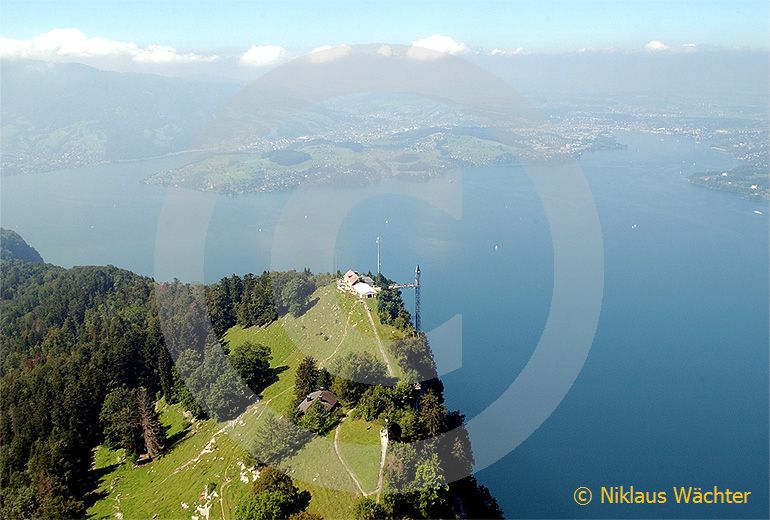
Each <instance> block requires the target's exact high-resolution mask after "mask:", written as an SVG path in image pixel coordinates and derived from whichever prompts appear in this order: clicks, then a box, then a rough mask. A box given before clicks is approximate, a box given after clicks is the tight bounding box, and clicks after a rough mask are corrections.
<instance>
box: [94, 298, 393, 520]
mask: <svg viewBox="0 0 770 520" xmlns="http://www.w3.org/2000/svg"><path fill="white" fill-rule="evenodd" d="M316 299H317V300H316ZM311 300H316V301H315V303H314V304H313V306H312V307H311V308H310V309H309V310H307V312H305V313H304V314H302V315H301V316H299V317H294V316H293V315H291V314H287V315H285V316H283V317H281V318H280V319H279V320H278V321H275V322H273V323H271V324H270V325H268V326H267V327H256V326H255V327H249V328H245V329H244V328H242V327H241V326H239V325H236V326H235V327H233V328H231V329H230V330H229V331H228V332H227V334H226V335H225V340H226V341H227V342H228V343H229V346H230V349H231V351H235V350H237V349H238V347H239V345H241V344H243V343H244V342H246V341H252V342H256V343H262V344H264V345H267V346H269V347H270V349H271V351H272V362H271V364H272V366H273V367H274V368H279V367H281V368H284V369H283V370H282V371H281V372H280V374H279V376H278V380H277V381H276V382H275V383H273V384H272V385H270V386H269V387H268V388H267V389H265V391H264V392H263V393H262V399H261V400H260V401H259V402H258V403H257V404H254V405H252V406H251V407H249V408H248V409H247V410H246V412H244V413H243V414H242V415H241V416H240V417H238V418H237V419H235V420H232V421H227V422H220V423H217V422H216V421H214V420H211V419H209V420H202V421H195V422H194V423H192V424H191V423H190V420H189V419H186V418H185V417H184V415H183V413H182V410H181V408H180V407H179V405H171V406H169V405H165V404H164V403H163V402H161V403H160V404H159V406H160V409H161V411H162V413H161V420H162V422H163V423H164V424H165V425H166V426H168V428H169V429H168V432H167V433H168V436H169V438H170V439H172V442H173V443H172V445H171V447H170V449H169V450H168V452H167V453H166V454H165V455H163V456H162V457H160V458H159V459H157V460H155V461H153V462H151V463H149V464H146V465H143V466H134V465H133V464H132V463H131V462H125V461H122V459H121V455H122V454H121V452H120V451H118V452H115V451H112V450H109V449H107V448H104V447H100V448H98V449H97V453H96V458H95V460H96V462H95V465H94V475H95V477H96V478H97V479H98V488H97V490H96V491H95V493H94V499H95V502H94V503H93V504H92V505H91V506H90V507H89V509H88V512H89V514H91V515H93V516H94V517H96V518H107V517H110V518H112V517H115V515H116V514H117V513H120V514H121V515H122V518H124V519H130V518H150V517H153V515H158V517H159V518H187V517H188V515H189V516H192V515H195V514H197V515H199V516H201V517H205V515H203V512H205V511H207V510H208V511H209V518H215V517H217V518H231V517H232V516H233V513H234V511H235V508H236V506H237V504H238V502H239V501H240V500H241V498H243V497H244V496H245V495H246V494H247V493H248V492H249V489H250V484H251V482H253V480H254V476H255V471H256V470H255V469H254V466H253V462H252V461H251V458H250V457H249V455H248V451H247V446H248V445H249V443H250V440H251V437H252V435H253V433H254V432H255V431H256V430H257V429H258V428H259V426H260V423H261V422H262V421H264V420H265V419H266V418H267V416H268V415H269V414H270V413H275V414H276V415H283V414H285V413H287V411H288V409H289V407H290V406H291V404H292V400H293V398H294V395H293V392H292V389H293V385H294V378H295V370H296V367H297V365H298V364H299V362H300V361H301V360H302V358H303V357H305V356H308V355H309V356H312V357H314V358H315V359H316V360H318V362H319V364H320V365H322V366H324V365H327V364H328V363H330V362H332V361H333V360H334V359H335V358H337V357H339V356H343V355H345V354H346V353H348V352H363V351H367V352H370V353H373V354H375V355H377V356H379V357H380V358H381V357H382V353H381V351H380V348H379V345H378V341H377V338H378V337H380V340H381V341H382V345H383V347H384V353H385V356H386V358H385V359H382V361H383V363H385V364H386V365H389V366H390V367H391V368H392V370H393V372H394V373H395V375H396V376H398V375H400V368H399V367H398V364H397V363H396V361H395V359H393V357H392V354H391V353H390V351H389V348H388V346H389V344H390V342H391V341H393V340H394V339H397V338H401V337H402V336H403V334H404V333H403V332H401V331H398V330H397V329H395V328H393V327H390V326H388V325H384V324H382V323H381V322H380V320H379V318H378V316H377V313H376V302H375V301H374V300H370V301H367V302H366V304H368V305H370V306H371V308H370V312H371V311H374V312H371V316H372V320H373V321H374V324H375V328H374V329H373V328H372V326H371V323H370V321H369V318H368V316H367V312H366V309H365V308H364V305H365V303H364V302H360V301H356V299H355V298H354V297H353V296H351V295H349V294H343V293H340V292H338V291H337V290H336V288H335V286H334V285H327V286H323V287H321V288H319V289H318V290H317V291H315V293H314V294H313V295H312V298H311ZM375 330H376V332H375ZM380 428H381V426H380V425H378V424H373V423H367V422H366V421H363V420H361V419H354V418H352V417H346V418H345V419H344V420H343V421H342V422H341V423H340V425H339V426H338V427H337V428H336V429H335V430H333V431H331V432H330V433H328V434H327V435H325V436H320V437H319V436H316V437H314V438H313V439H312V440H311V441H310V442H309V443H307V444H306V445H305V446H304V447H303V448H302V449H301V450H300V451H299V452H298V453H297V454H295V455H294V456H293V457H291V458H290V459H289V460H288V461H287V462H286V464H285V465H286V468H285V469H287V470H288V473H289V475H291V477H292V478H293V479H294V480H295V482H296V485H297V486H298V487H299V488H300V489H305V490H308V491H310V492H311V494H312V500H311V502H310V507H309V509H308V510H309V511H311V512H316V513H319V514H321V515H323V516H324V517H325V518H339V517H349V516H350V508H351V507H352V505H353V504H354V503H355V501H356V500H358V499H359V498H361V497H362V495H363V494H362V491H361V489H359V487H358V486H359V485H360V486H361V488H362V490H363V493H366V494H367V495H369V494H372V496H374V495H375V494H376V491H377V486H378V480H379V473H380V466H381V462H382V460H381V459H382V457H381V455H382V453H381V444H380V433H379V432H380ZM335 436H336V437H337V447H336V448H335V442H334V440H335ZM351 472H352V474H353V475H351ZM354 477H355V480H354ZM356 481H357V482H356ZM210 484H213V486H211V485H210ZM206 486H209V490H211V489H213V492H209V493H206Z"/></svg>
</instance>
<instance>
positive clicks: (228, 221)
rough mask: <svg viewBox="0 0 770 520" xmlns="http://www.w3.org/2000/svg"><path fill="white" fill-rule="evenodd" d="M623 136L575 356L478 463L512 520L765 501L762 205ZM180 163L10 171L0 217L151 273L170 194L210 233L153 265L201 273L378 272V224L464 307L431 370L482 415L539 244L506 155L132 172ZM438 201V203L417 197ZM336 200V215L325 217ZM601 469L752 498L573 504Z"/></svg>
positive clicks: (540, 283) (519, 327)
mask: <svg viewBox="0 0 770 520" xmlns="http://www.w3.org/2000/svg"><path fill="white" fill-rule="evenodd" d="M619 138H620V140H621V141H624V142H626V143H627V144H628V145H629V148H628V150H626V151H614V152H598V153H593V154H587V155H586V156H584V157H583V158H582V159H581V161H580V166H581V167H582V170H583V172H584V174H585V177H586V179H587V181H588V184H589V186H590V188H591V191H592V193H593V196H594V201H595V204H596V209H597V212H598V216H599V220H600V223H601V226H602V236H603V247H604V262H605V264H604V300H603V304H602V310H601V315H600V317H599V325H598V328H597V331H596V336H595V339H594V342H593V345H592V348H591V351H590V353H589V356H588V359H587V362H586V364H585V366H584V367H583V370H582V372H581V373H580V375H579V377H578V378H577V380H576V382H575V384H574V386H573V387H572V389H571V391H570V392H569V393H568V394H567V396H566V397H565V399H564V400H563V401H562V402H561V404H560V405H559V406H558V408H556V410H555V411H554V413H553V414H552V415H551V416H550V417H549V418H548V419H547V420H546V421H545V422H544V423H543V425H542V426H541V427H540V428H539V429H538V430H537V431H535V432H534V433H533V434H532V435H531V436H530V437H529V438H528V439H527V440H526V441H525V442H524V443H522V444H521V445H520V446H518V448H516V449H515V450H514V451H513V452H511V453H510V454H508V455H507V456H506V457H504V458H503V459H501V460H499V461H498V462H497V463H495V464H493V465H492V466H490V467H488V468H485V469H483V470H481V471H480V472H479V473H478V475H477V476H478V478H479V480H480V481H481V482H482V483H483V484H485V485H487V486H488V487H489V488H490V489H491V490H492V493H493V494H494V495H495V496H496V497H497V498H498V499H499V501H500V503H501V505H502V506H503V508H504V509H505V511H506V513H507V514H508V516H509V517H517V518H571V517H584V518H598V517H602V518H610V517H621V516H622V517H637V518H651V517H669V518H703V517H720V518H724V517H733V518H738V517H740V518H767V516H768V460H769V459H770V453H769V450H768V445H769V439H768V408H769V403H768V388H769V386H768V371H769V365H770V361H769V360H768V342H769V338H768V315H769V309H768V283H769V280H768V217H767V215H768V208H767V204H762V203H756V202H749V201H746V200H742V199H740V198H737V197H735V196H732V195H729V194H724V193H718V192H712V191H708V190H706V189H702V188H697V187H694V186H691V185H690V184H689V183H688V182H687V180H686V177H687V175H688V174H689V173H692V172H695V171H701V170H704V169H712V168H728V167H729V166H730V165H731V164H733V161H732V159H730V158H729V157H728V156H726V155H724V154H721V153H719V152H717V151H714V150H711V149H708V148H706V147H703V146H701V145H698V144H696V143H694V142H692V141H690V140H687V139H680V138H674V137H658V136H641V135H623V136H619ZM186 160H189V158H185V157H174V158H164V159H157V160H152V161H144V162H136V163H124V164H117V165H106V166H96V167H89V168H80V169H77V170H72V171H64V172H57V173H52V174H44V175H36V176H27V177H10V178H3V179H2V208H1V212H2V213H1V217H2V225H3V226H5V227H10V228H13V229H15V230H17V231H18V232H19V233H21V234H22V236H23V237H24V238H25V239H26V240H27V241H29V242H30V243H31V244H32V245H34V246H35V247H36V248H37V249H38V250H39V251H40V253H41V254H42V255H43V257H44V258H45V259H46V260H47V261H49V262H52V263H56V264H59V265H64V266H70V265H82V264H108V263H109V264H114V265H117V266H120V267H125V268H128V269H131V270H134V271H137V272H139V273H142V274H147V275H156V274H160V273H159V271H158V268H157V256H158V250H159V249H161V250H164V251H166V250H169V249H170V250H173V249H174V248H175V242H174V241H175V240H177V239H179V240H182V241H183V240H184V238H185V237H184V236H181V235H184V233H180V236H181V238H180V237H173V236H168V235H167V234H161V235H160V236H159V235H158V229H159V221H162V220H163V219H164V218H166V217H165V216H164V215H168V214H167V213H163V211H164V208H165V209H166V210H167V209H168V208H169V206H170V205H173V204H176V205H177V206H174V207H176V208H177V209H176V210H175V211H176V212H171V218H172V220H173V219H177V221H174V222H172V224H173V225H172V226H171V227H170V228H166V229H176V228H175V227H174V226H178V228H179V229H182V230H183V229H185V225H187V224H188V221H189V222H193V221H194V220H195V219H196V218H198V217H200V218H201V219H202V220H201V222H203V224H204V226H203V227H201V226H199V225H198V226H197V227H195V226H193V227H192V228H191V231H190V232H191V233H203V234H204V235H205V246H204V250H203V251H202V252H201V255H200V258H188V257H186V256H183V255H182V256H180V257H179V258H174V259H173V262H172V264H171V267H170V268H169V266H168V265H165V267H164V268H163V270H162V274H163V275H164V276H165V275H168V274H170V273H173V275H176V276H178V277H179V278H181V279H183V280H201V279H205V280H206V281H213V280H216V279H218V278H219V277H221V276H224V275H227V274H229V273H232V272H237V273H244V272H261V271H262V270H264V269H268V268H279V269H288V268H298V269H300V268H303V267H306V266H307V267H310V268H311V269H313V270H333V269H343V270H344V269H346V268H348V267H353V268H357V269H361V270H375V269H376V250H375V246H374V241H375V237H377V236H381V237H382V244H383V249H382V266H383V271H384V272H385V273H386V274H387V275H389V276H390V277H391V278H395V279H398V280H408V279H409V278H410V277H412V276H413V271H414V266H415V264H416V263H418V262H419V263H420V265H421V267H422V273H423V274H422V283H423V293H422V309H423V312H422V319H423V326H424V329H426V330H428V331H430V330H432V329H433V328H435V327H438V326H439V325H441V324H442V323H444V322H446V321H447V320H449V319H451V318H452V317H453V316H455V315H460V316H461V317H462V364H461V366H460V367H459V368H456V369H455V370H452V371H451V372H449V373H446V374H445V375H444V376H443V380H444V382H445V385H446V396H447V401H448V405H449V406H450V408H453V409H459V410H461V411H462V412H463V413H464V414H466V416H467V417H468V418H469V419H470V418H472V417H474V416H475V415H476V414H478V413H480V412H482V411H483V410H484V409H485V408H487V406H489V404H490V403H492V402H493V401H495V399H497V397H498V396H499V395H500V394H501V393H502V392H503V391H504V390H505V389H506V388H507V387H508V386H509V385H510V384H511V383H512V382H513V381H514V379H515V378H516V376H517V375H518V374H519V373H520V372H521V370H522V368H523V367H524V365H525V364H526V363H527V360H528V359H529V358H530V356H531V355H532V352H533V350H534V349H535V346H536V345H537V342H538V339H539V337H540V335H541V333H542V330H543V326H544V324H545V321H546V318H547V316H548V311H549V306H550V303H551V294H552V290H553V284H554V272H553V269H554V268H553V266H554V258H553V245H552V242H551V236H550V229H549V222H548V220H547V219H546V215H545V213H544V209H543V206H542V204H541V202H540V200H539V198H538V195H537V194H536V193H535V190H534V188H533V187H532V184H531V183H530V181H529V179H528V177H527V176H526V175H525V174H524V173H523V172H522V171H521V170H510V169H508V170H506V169H500V170H496V169H488V168H485V169H477V170H472V171H466V172H463V174H462V175H461V176H459V177H453V178H440V179H436V180H434V181H431V182H428V183H409V182H395V181H391V182H387V183H382V184H380V185H375V186H370V187H366V188H358V189H332V188H315V189H311V190H308V191H306V192H303V193H301V194H300V196H298V195H297V194H296V193H275V194H260V195H248V196H242V197H236V198H227V197H218V196H216V195H212V194H201V193H194V192H180V191H174V193H173V195H174V199H173V203H170V202H169V197H170V192H169V191H168V190H166V189H163V188H160V187H157V186H150V185H145V184H142V183H141V182H140V180H141V179H142V178H144V177H146V176H147V175H149V174H151V173H154V172H156V171H158V170H161V169H166V168H170V167H173V166H175V165H177V164H181V163H182V162H184V161H186ZM457 193H459V196H457V198H455V195H457ZM431 197H434V198H435V201H438V202H435V201H434V202H435V203H426V202H425V199H426V198H427V199H428V200H430V199H431ZM562 197H563V198H564V201H565V202H564V203H565V204H566V203H569V194H567V193H564V194H562ZM207 206H210V207H211V208H212V211H211V214H210V216H209V215H205V214H204V215H203V216H202V217H201V213H205V212H203V211H200V212H199V211H198V209H197V208H200V207H207ZM287 208H288V209H287ZM755 210H756V211H761V212H762V213H764V215H758V214H757V213H755ZM335 211H336V212H338V213H340V219H339V220H338V221H334V222H331V223H330V221H329V219H327V218H325V216H326V215H328V214H330V213H334V212H335ZM190 225H192V224H190ZM161 228H162V226H161ZM287 234H290V235H291V236H287ZM159 244H160V245H159ZM198 264H200V266H199V265H198ZM405 296H406V299H407V300H408V303H409V305H410V306H411V305H412V299H411V295H409V294H406V295H405ZM499 435H500V436H501V437H505V435H506V432H505V431H500V432H499ZM602 485H607V486H610V485H625V486H630V485H634V486H636V487H637V489H641V490H668V491H669V495H670V494H671V493H670V487H671V486H673V485H694V486H703V487H704V488H705V487H713V486H714V485H718V486H720V487H722V488H727V487H729V488H732V489H744V490H749V491H751V492H752V498H751V500H750V502H749V504H747V505H741V506H738V505H724V506H679V505H676V504H673V503H671V502H672V501H669V503H668V504H666V505H656V506H606V505H605V506H601V505H596V504H592V505H589V506H586V507H580V506H578V505H576V504H575V503H574V502H573V499H572V492H573V490H574V489H575V488H576V487H578V486H588V487H590V488H593V489H595V490H597V489H598V488H599V487H600V486H602ZM595 494H596V491H595Z"/></svg>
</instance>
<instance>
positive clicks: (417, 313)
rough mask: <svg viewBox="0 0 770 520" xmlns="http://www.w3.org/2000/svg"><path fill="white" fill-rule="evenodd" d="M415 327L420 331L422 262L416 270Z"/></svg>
mask: <svg viewBox="0 0 770 520" xmlns="http://www.w3.org/2000/svg"><path fill="white" fill-rule="evenodd" d="M414 328H415V330H416V331H418V332H419V331H420V264H417V269H415V270H414Z"/></svg>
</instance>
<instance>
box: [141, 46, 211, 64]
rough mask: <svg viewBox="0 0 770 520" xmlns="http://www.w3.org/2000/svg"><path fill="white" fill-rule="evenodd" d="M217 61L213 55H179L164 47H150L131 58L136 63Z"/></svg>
mask: <svg viewBox="0 0 770 520" xmlns="http://www.w3.org/2000/svg"><path fill="white" fill-rule="evenodd" d="M218 59H219V56H214V55H211V56H201V55H199V54H192V53H187V54H179V53H178V52H177V50H176V49H175V48H173V47H168V46H166V45H150V46H149V47H148V48H147V49H142V50H140V51H139V52H138V53H137V54H135V55H134V56H133V60H134V61H135V62H137V63H196V62H205V63H211V62H212V61H217V60H218Z"/></svg>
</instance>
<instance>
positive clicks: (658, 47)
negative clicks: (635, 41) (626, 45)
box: [644, 40, 698, 54]
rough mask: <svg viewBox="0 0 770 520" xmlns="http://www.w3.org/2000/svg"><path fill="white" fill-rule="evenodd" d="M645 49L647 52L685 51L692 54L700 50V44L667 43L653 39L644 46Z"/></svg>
mask: <svg viewBox="0 0 770 520" xmlns="http://www.w3.org/2000/svg"><path fill="white" fill-rule="evenodd" d="M644 50H646V51H647V52H672V53H684V54H692V53H693V52H697V51H698V46H697V45H695V44H694V43H685V44H684V45H666V44H665V43H663V42H661V41H658V40H652V41H651V42H648V43H647V45H645V46H644Z"/></svg>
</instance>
